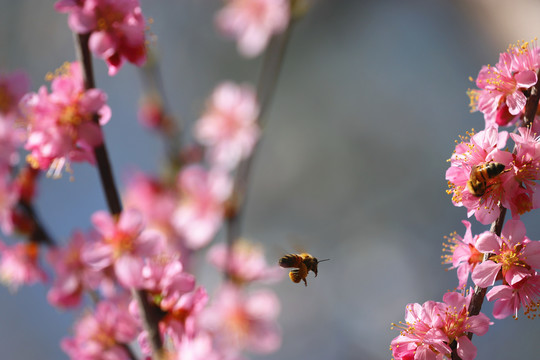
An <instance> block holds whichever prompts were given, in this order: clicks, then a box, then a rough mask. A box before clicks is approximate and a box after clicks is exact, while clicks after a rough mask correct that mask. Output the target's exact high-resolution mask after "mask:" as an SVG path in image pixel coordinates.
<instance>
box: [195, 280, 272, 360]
mask: <svg viewBox="0 0 540 360" xmlns="http://www.w3.org/2000/svg"><path fill="white" fill-rule="evenodd" d="M278 313H279V300H278V298H277V297H276V296H275V295H274V293H272V292H270V291H268V290H259V291H257V292H254V293H252V294H250V295H246V294H244V293H242V291H241V290H240V289H239V288H237V287H236V286H232V285H227V286H224V287H223V288H221V289H220V291H219V293H218V294H217V296H216V297H215V298H214V302H213V305H211V307H210V308H208V309H207V310H206V311H205V313H204V314H203V317H202V318H201V326H202V327H203V329H206V330H207V331H209V332H210V333H211V334H212V335H213V336H214V339H215V341H216V344H217V347H218V349H223V351H225V349H226V350H228V351H232V352H233V353H238V352H240V351H242V350H244V349H246V350H249V351H252V352H255V353H262V354H267V353H271V352H273V351H275V350H276V349H278V348H279V346H280V344H281V334H280V330H279V328H278V326H277V324H276V323H275V319H276V317H277V315H278Z"/></svg>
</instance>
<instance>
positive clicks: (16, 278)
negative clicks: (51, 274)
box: [0, 241, 47, 290]
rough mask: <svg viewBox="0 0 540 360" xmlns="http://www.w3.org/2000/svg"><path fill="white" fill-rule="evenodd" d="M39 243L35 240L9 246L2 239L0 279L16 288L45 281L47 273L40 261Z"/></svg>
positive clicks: (0, 243)
mask: <svg viewBox="0 0 540 360" xmlns="http://www.w3.org/2000/svg"><path fill="white" fill-rule="evenodd" d="M38 255H39V245H38V244H36V243H33V242H29V243H17V244H15V245H13V246H7V245H6V244H4V243H3V242H1V241H0V256H1V260H0V279H1V280H2V282H4V283H6V284H7V285H9V286H10V288H11V289H13V290H16V289H17V288H18V287H19V285H22V284H34V283H36V282H43V281H45V280H46V279H47V275H46V274H45V272H44V271H43V270H42V269H41V267H40V265H39V263H38Z"/></svg>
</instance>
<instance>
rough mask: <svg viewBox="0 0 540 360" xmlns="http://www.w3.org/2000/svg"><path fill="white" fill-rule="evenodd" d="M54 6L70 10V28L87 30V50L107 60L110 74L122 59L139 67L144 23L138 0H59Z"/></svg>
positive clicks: (142, 56)
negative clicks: (88, 37)
mask: <svg viewBox="0 0 540 360" xmlns="http://www.w3.org/2000/svg"><path fill="white" fill-rule="evenodd" d="M54 7H55V9H56V11H58V12H62V13H69V19H68V23H69V27H70V28H71V30H72V31H74V32H76V33H78V34H87V33H90V39H89V44H88V45H89V47H90V50H91V51H92V52H93V53H94V54H95V55H96V56H98V57H100V58H102V59H104V60H105V61H106V62H107V65H108V66H109V75H111V76H112V75H115V74H116V73H117V72H118V70H119V69H120V67H121V66H122V63H123V61H124V59H127V60H128V61H129V62H131V63H133V64H135V65H138V66H141V65H142V64H144V62H145V61H146V45H145V34H144V32H145V27H146V24H145V20H144V17H143V15H142V11H141V8H140V6H139V1H138V0H59V1H57V2H56V4H55V5H54Z"/></svg>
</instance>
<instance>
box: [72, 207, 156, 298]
mask: <svg viewBox="0 0 540 360" xmlns="http://www.w3.org/2000/svg"><path fill="white" fill-rule="evenodd" d="M92 222H93V223H94V226H95V228H96V230H97V231H98V232H99V234H100V239H99V240H98V241H96V242H94V243H92V244H88V246H86V247H85V248H84V249H83V253H82V255H81V256H82V259H83V261H85V262H86V263H88V264H89V265H90V266H92V267H93V268H94V269H95V270H98V271H99V270H103V269H105V268H107V267H110V266H112V267H113V268H114V273H115V275H116V277H117V278H118V281H119V282H120V284H122V285H123V286H125V287H127V288H131V287H136V288H138V287H140V286H141V282H142V277H141V274H142V269H143V267H144V258H146V257H151V256H154V255H157V254H159V253H160V251H161V250H162V248H163V236H162V234H161V233H160V232H158V231H155V230H151V229H145V227H144V222H143V218H142V215H141V213H140V212H138V211H136V210H132V209H129V210H125V211H123V212H122V213H121V214H120V217H119V219H118V220H116V219H115V218H113V217H112V216H111V215H110V214H109V213H107V212H105V211H98V212H96V213H94V215H93V216H92Z"/></svg>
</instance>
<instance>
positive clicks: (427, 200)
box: [0, 0, 540, 360]
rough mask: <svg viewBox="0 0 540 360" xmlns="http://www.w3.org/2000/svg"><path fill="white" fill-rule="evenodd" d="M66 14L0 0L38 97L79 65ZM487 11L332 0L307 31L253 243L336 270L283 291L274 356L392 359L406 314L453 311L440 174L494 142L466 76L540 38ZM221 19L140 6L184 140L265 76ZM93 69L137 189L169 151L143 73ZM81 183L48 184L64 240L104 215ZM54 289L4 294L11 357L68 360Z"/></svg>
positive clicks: (321, 2)
mask: <svg viewBox="0 0 540 360" xmlns="http://www.w3.org/2000/svg"><path fill="white" fill-rule="evenodd" d="M53 3H54V2H53V1H52V0H48V1H30V0H25V1H23V0H19V1H12V0H0V68H1V69H2V70H4V71H5V70H14V69H25V70H27V71H28V72H29V73H30V75H31V77H32V81H33V90H36V89H37V88H38V87H39V86H40V85H41V84H43V83H44V81H43V78H44V75H45V74H46V73H47V72H48V71H51V70H54V69H55V68H57V67H59V66H60V65H61V64H62V63H63V62H64V61H66V60H74V49H73V41H72V36H71V33H70V32H69V29H68V27H67V22H66V16H65V15H62V14H57V13H55V12H54V10H53V7H52V5H53ZM498 3H499V2H498ZM501 3H504V1H503V2H501ZM525 3H526V2H525ZM486 4H489V1H480V0H478V1H470V2H467V1H458V2H456V1H450V0H446V1H444V0H424V1H420V0H418V1H398V0H388V1H361V0H349V1H346V0H318V1H315V7H314V8H313V9H312V11H311V12H310V13H309V14H308V15H307V17H306V18H305V19H304V20H303V21H302V22H301V23H300V24H298V27H297V28H296V29H295V31H294V33H293V37H292V40H291V44H290V49H289V51H288V53H287V57H286V62H285V65H284V68H283V73H282V77H281V79H280V83H279V87H278V92H277V95H276V96H275V99H274V100H275V101H274V103H273V105H272V108H271V112H270V114H269V115H270V116H269V121H268V127H267V129H266V131H265V134H264V141H263V143H262V147H261V149H260V150H261V151H260V154H259V155H260V156H259V157H258V160H257V163H256V167H255V176H254V177H253V183H252V186H251V195H250V202H249V205H248V214H247V218H246V221H245V223H246V235H247V236H248V237H250V238H252V239H256V240H258V241H261V242H263V243H264V244H265V246H266V248H267V250H268V256H269V258H270V260H271V261H276V260H277V258H278V257H279V256H280V255H281V250H279V249H283V248H285V249H287V248H290V246H291V245H290V244H291V242H293V243H294V242H297V240H296V239H301V240H300V242H301V243H302V245H303V246H304V247H305V248H306V249H308V250H309V251H310V252H311V253H312V254H314V255H315V256H318V257H323V258H327V257H328V258H331V259H332V260H331V261H330V262H326V263H324V264H321V266H320V269H319V270H320V273H319V277H318V278H317V279H313V278H312V277H311V276H310V278H309V286H308V287H307V288H305V287H304V286H300V285H299V286H295V285H294V284H292V283H290V282H289V281H283V282H282V283H280V284H278V285H276V286H275V287H274V289H275V290H276V291H277V293H278V295H279V297H280V299H281V302H282V313H281V316H280V324H281V326H282V328H283V333H284V337H283V346H282V348H281V349H280V350H279V351H278V352H277V353H275V354H272V355H270V356H267V357H264V358H266V359H312V360H318V359H388V358H390V357H391V356H390V353H389V351H388V346H389V343H390V341H391V339H392V338H393V337H395V336H397V335H398V332H397V331H396V330H394V331H392V330H390V323H391V322H397V321H399V320H403V313H404V309H405V305H406V304H407V303H409V302H423V301H426V300H429V299H433V300H439V301H440V299H441V298H442V295H443V293H444V292H445V291H446V290H447V289H452V288H454V287H455V286H456V284H457V280H456V278H455V273H453V272H445V271H444V270H443V267H442V266H441V265H440V261H441V260H440V254H441V242H442V238H443V236H444V235H447V234H448V233H450V232H452V231H454V230H457V231H458V233H463V229H464V228H463V226H462V224H461V220H462V219H463V218H464V217H465V211H464V210H463V209H460V208H455V207H453V206H452V205H451V203H450V199H449V196H448V195H447V194H446V193H445V189H446V182H445V180H444V172H445V170H446V167H447V166H448V164H447V162H446V159H447V158H448V157H449V156H450V154H451V152H452V149H453V146H454V139H456V138H457V136H458V134H463V133H464V132H465V131H466V130H468V129H470V128H472V127H474V128H477V129H479V128H482V126H483V120H482V118H481V116H480V115H479V114H472V115H471V114H469V111H468V108H467V104H468V99H467V98H466V96H465V90H466V89H467V88H468V87H470V86H471V84H470V82H469V81H468V76H469V75H472V76H475V75H476V74H477V72H478V70H479V69H480V67H481V65H482V64H486V63H495V62H496V61H497V57H498V53H499V51H503V50H504V49H506V46H507V45H508V43H509V42H510V41H515V40H518V39H526V40H527V39H530V38H531V37H533V36H535V35H538V34H539V33H540V25H539V24H540V22H539V21H538V18H534V17H533V19H532V20H534V21H530V20H529V19H526V20H525V21H523V20H521V19H523V18H521V16H529V17H530V16H531V15H528V14H531V13H533V14H534V13H535V14H539V13H540V12H538V11H536V12H534V11H530V10H531V9H529V8H520V7H519V6H525V5H520V3H519V2H516V3H512V4H513V6H516V7H517V9H516V8H514V9H513V11H506V10H505V8H504V7H503V6H502V5H501V6H500V7H499V8H498V9H499V10H500V12H502V15H503V16H499V15H500V13H498V12H497V9H495V8H497V7H496V6H491V10H490V11H491V13H489V12H486V9H487V7H486ZM219 5H220V4H219V2H218V1H216V0H176V1H173V0H162V1H150V0H143V3H142V7H143V11H144V12H145V15H146V16H147V17H152V18H153V19H154V21H155V22H154V24H153V25H152V27H151V30H152V32H153V33H154V34H155V35H156V36H157V39H158V42H157V48H158V50H159V53H160V56H161V62H162V70H163V73H164V83H165V88H166V90H167V94H168V98H169V100H170V102H171V106H172V110H173V111H174V114H175V115H177V116H178V117H180V118H182V119H184V121H185V122H186V123H188V124H190V123H191V122H192V121H193V120H194V119H196V118H197V116H198V114H199V113H200V111H201V109H202V108H203V106H204V101H205V98H206V97H207V95H208V94H209V93H210V92H211V91H212V88H213V87H214V86H215V85H216V84H217V83H218V82H220V81H222V80H225V79H231V80H234V81H238V82H254V81H255V79H256V76H257V71H258V68H259V65H260V62H259V60H255V61H248V60H245V59H242V58H240V57H239V56H238V54H237V53H236V49H235V46H234V44H233V43H232V42H231V41H227V40H225V39H223V38H222V37H221V36H219V35H218V34H217V32H216V30H215V29H214V27H213V23H212V21H213V15H214V13H215V11H216V9H218V7H219ZM529 5H530V4H529ZM488 6H489V5H488ZM518 9H519V11H518ZM535 10H536V9H535ZM531 23H532V24H537V25H536V28H534V25H531V26H526V25H528V24H531ZM95 70H96V74H97V75H96V76H97V79H96V80H97V84H98V87H100V88H102V89H104V90H105V91H106V92H107V93H108V94H109V104H110V106H111V108H112V111H113V118H112V121H111V122H110V123H109V124H108V125H107V126H106V128H105V132H106V140H107V143H108V146H109V150H110V156H111V160H112V163H113V165H114V170H115V174H116V177H117V178H118V180H119V181H120V182H123V183H125V174H126V171H127V170H128V169H132V168H134V167H138V168H141V169H143V170H146V171H153V172H155V171H158V169H159V164H160V162H161V161H162V160H161V159H162V156H163V152H162V150H163V149H162V145H161V143H160V141H159V139H158V138H157V137H156V136H154V135H152V134H151V133H149V132H146V131H145V130H143V129H141V127H140V126H139V125H138V124H137V121H136V106H135V105H136V104H137V102H138V98H139V95H140V81H139V77H138V73H137V70H136V69H135V68H134V67H132V66H130V65H127V66H125V67H124V68H123V69H122V70H121V71H120V72H119V74H118V75H117V76H115V77H114V78H109V77H108V76H107V75H106V67H105V65H104V64H103V62H102V61H99V60H96V61H95ZM74 171H75V173H74V176H75V181H74V182H70V181H69V179H68V177H65V178H63V179H61V180H51V179H43V181H42V184H41V191H40V196H39V199H38V204H37V206H38V209H39V211H40V213H41V214H42V216H43V218H44V221H45V222H46V224H47V225H48V226H49V228H50V230H51V232H52V233H53V235H54V236H55V237H56V238H58V239H65V238H66V237H67V236H68V235H69V233H70V232H71V230H72V229H73V228H75V227H78V228H87V227H88V226H89V217H90V215H91V214H92V213H93V212H94V211H96V210H98V209H104V208H106V205H105V202H104V198H103V196H102V193H101V189H100V185H99V182H98V178H97V175H96V172H95V170H94V169H93V168H91V167H90V166H88V165H81V166H77V165H76V166H74ZM537 216H538V215H537V213H533V214H532V215H528V216H526V217H525V221H526V222H527V225H528V234H529V236H530V237H531V238H533V239H540V228H539V227H538V225H536V227H535V223H537ZM473 226H474V227H473V229H475V230H476V231H483V230H484V229H485V228H484V227H481V226H478V225H477V224H474V225H473ZM291 239H292V240H291ZM216 279H217V274H216V273H214V272H212V271H202V275H201V278H200V281H201V282H202V283H203V284H206V285H208V286H209V287H210V288H212V287H213V286H214V285H215V284H216ZM46 291H47V288H46V287H45V286H43V285H37V286H33V287H26V288H21V289H20V290H19V291H18V292H17V293H16V294H14V295H12V294H10V293H9V291H8V290H7V289H6V288H0V354H2V355H1V358H2V359H13V360H23V359H64V358H66V356H65V354H63V353H62V352H61V350H60V348H59V345H58V342H59V340H60V339H61V338H62V337H63V336H65V335H66V334H68V333H69V331H70V328H71V324H72V322H73V320H74V318H75V316H76V315H74V314H73V313H69V312H59V311H57V310H55V309H53V308H52V307H51V306H49V305H48V304H47V302H46V300H45V295H46ZM490 309H491V308H490V307H489V306H486V307H485V310H486V311H487V312H488V313H489V312H490ZM489 315H491V314H490V313H489ZM539 326H540V325H539V324H538V323H537V322H536V321H530V320H528V319H526V318H522V319H520V320H519V321H514V320H512V319H507V320H504V321H497V322H496V323H495V325H494V326H493V327H492V329H491V330H490V331H489V333H488V334H487V335H485V336H484V337H481V338H478V337H475V338H474V343H475V344H476V346H477V347H478V348H479V352H478V353H479V355H478V359H495V358H497V359H508V358H514V359H519V358H531V357H533V358H534V356H535V355H537V354H538V347H537V334H538V329H539ZM509 334H510V335H509Z"/></svg>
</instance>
